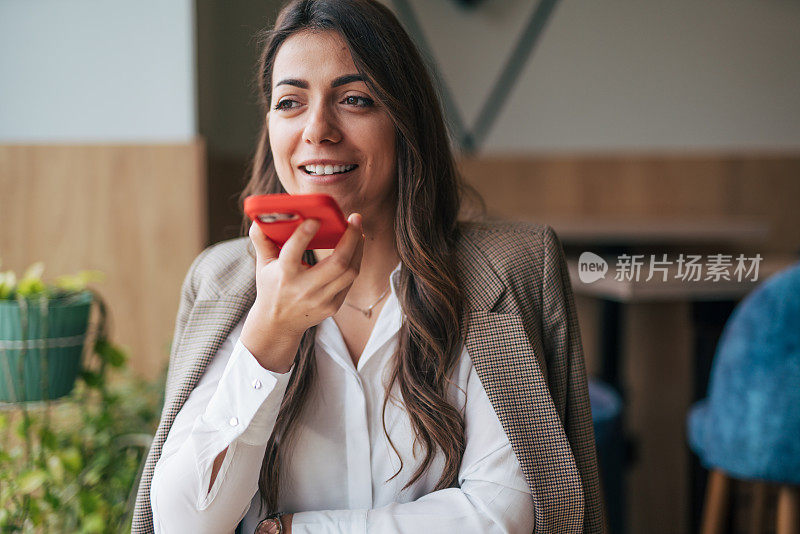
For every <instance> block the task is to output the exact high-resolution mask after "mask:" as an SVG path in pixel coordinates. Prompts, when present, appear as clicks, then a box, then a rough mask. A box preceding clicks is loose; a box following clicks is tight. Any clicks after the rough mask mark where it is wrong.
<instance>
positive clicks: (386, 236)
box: [316, 218, 400, 307]
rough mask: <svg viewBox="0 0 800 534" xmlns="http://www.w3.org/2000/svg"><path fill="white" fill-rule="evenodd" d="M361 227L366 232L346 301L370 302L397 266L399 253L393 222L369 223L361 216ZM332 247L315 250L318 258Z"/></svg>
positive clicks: (355, 303)
mask: <svg viewBox="0 0 800 534" xmlns="http://www.w3.org/2000/svg"><path fill="white" fill-rule="evenodd" d="M363 224H364V227H363V231H364V234H365V235H366V240H365V242H364V254H363V256H362V258H361V268H360V270H359V273H358V276H357V277H356V279H355V281H354V282H353V285H352V286H350V290H349V292H348V294H347V301H348V302H351V303H353V304H354V305H355V306H363V307H366V306H369V305H370V304H371V303H372V302H374V301H375V299H376V298H378V297H379V296H380V295H381V294H382V293H383V292H384V291H385V290H386V288H387V287H388V286H387V284H388V283H389V275H390V274H391V272H392V271H393V270H394V268H395V267H397V263H398V262H399V261H400V255H399V254H398V253H397V247H396V245H395V236H394V226H393V222H391V221H389V222H384V223H383V224H370V223H369V222H368V220H367V219H366V218H365V219H364V223H363ZM332 252H333V251H332V250H325V251H317V253H316V256H317V259H318V260H322V259H323V258H325V257H327V256H329V255H330V254H331V253H332Z"/></svg>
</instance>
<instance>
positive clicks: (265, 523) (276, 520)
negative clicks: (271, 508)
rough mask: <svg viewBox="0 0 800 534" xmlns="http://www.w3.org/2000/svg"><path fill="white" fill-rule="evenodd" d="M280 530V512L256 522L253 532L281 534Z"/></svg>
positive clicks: (281, 527)
mask: <svg viewBox="0 0 800 534" xmlns="http://www.w3.org/2000/svg"><path fill="white" fill-rule="evenodd" d="M282 532H283V523H281V514H272V515H268V516H267V517H265V518H264V519H262V520H261V521H259V522H258V524H257V525H256V529H255V530H254V531H253V534H281V533H282Z"/></svg>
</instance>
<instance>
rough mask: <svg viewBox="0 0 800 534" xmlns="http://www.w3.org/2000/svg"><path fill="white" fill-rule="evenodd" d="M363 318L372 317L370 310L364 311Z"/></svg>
mask: <svg viewBox="0 0 800 534" xmlns="http://www.w3.org/2000/svg"><path fill="white" fill-rule="evenodd" d="M364 316H365V317H366V318H367V319H369V318H370V317H372V310H365V311H364Z"/></svg>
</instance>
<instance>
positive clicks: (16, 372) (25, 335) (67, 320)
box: [0, 291, 93, 402]
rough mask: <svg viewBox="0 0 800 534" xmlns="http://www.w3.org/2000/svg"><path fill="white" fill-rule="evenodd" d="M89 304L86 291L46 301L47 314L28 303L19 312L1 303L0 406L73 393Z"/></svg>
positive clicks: (14, 306) (13, 304)
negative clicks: (23, 310) (23, 309)
mask: <svg viewBox="0 0 800 534" xmlns="http://www.w3.org/2000/svg"><path fill="white" fill-rule="evenodd" d="M92 300H93V295H92V293H91V292H90V291H82V292H80V293H75V294H73V295H69V296H67V297H62V298H57V299H51V300H49V301H47V308H46V312H45V309H43V305H42V304H41V303H40V302H39V301H38V300H32V301H28V302H27V310H25V312H24V313H22V310H21V307H20V305H19V303H18V302H17V301H15V300H0V402H24V401H33V400H44V399H57V398H59V397H63V396H65V395H68V394H69V393H71V392H72V389H73V387H74V386H75V379H76V378H77V376H78V374H79V373H80V371H81V356H82V355H83V345H84V341H85V339H86V333H87V330H88V327H89V312H90V310H91V305H92ZM45 376H46V377H47V379H46V380H45V379H44V377H45Z"/></svg>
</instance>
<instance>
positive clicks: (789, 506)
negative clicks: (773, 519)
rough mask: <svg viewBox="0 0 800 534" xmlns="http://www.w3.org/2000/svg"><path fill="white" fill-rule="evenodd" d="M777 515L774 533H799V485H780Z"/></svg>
mask: <svg viewBox="0 0 800 534" xmlns="http://www.w3.org/2000/svg"><path fill="white" fill-rule="evenodd" d="M777 515H778V518H777V519H778V521H777V522H778V525H777V529H776V530H775V532H776V534H800V487H797V486H781V487H780V489H779V490H778V514H777Z"/></svg>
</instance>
